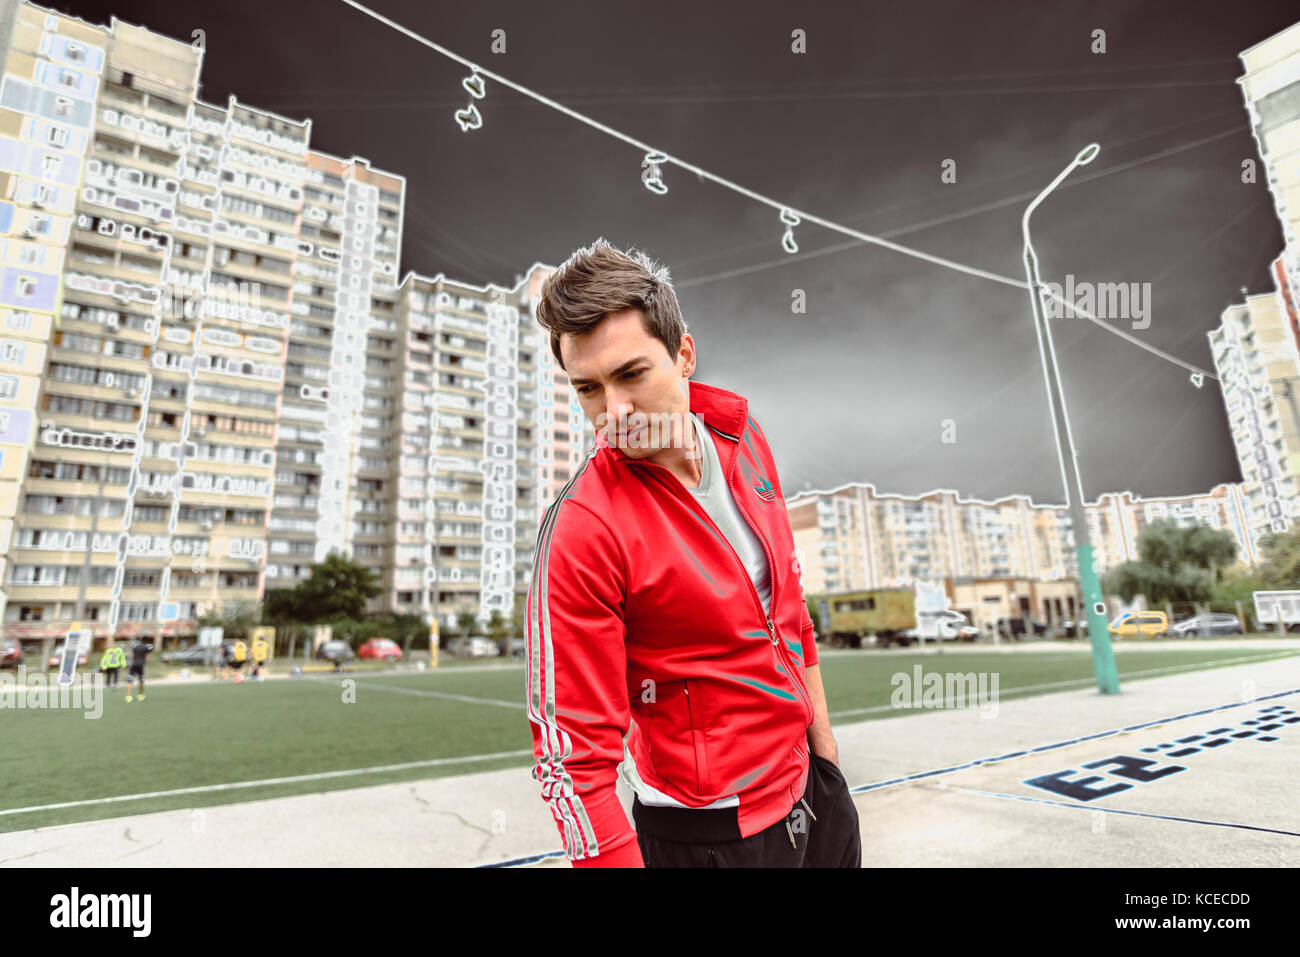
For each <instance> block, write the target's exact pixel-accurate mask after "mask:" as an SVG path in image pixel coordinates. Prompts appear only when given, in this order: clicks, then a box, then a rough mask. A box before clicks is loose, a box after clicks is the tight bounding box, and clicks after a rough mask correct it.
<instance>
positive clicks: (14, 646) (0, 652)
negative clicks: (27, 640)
mask: <svg viewBox="0 0 1300 957" xmlns="http://www.w3.org/2000/svg"><path fill="white" fill-rule="evenodd" d="M22 663H23V644H22V642H21V641H19V640H18V639H17V638H6V639H5V640H4V645H3V647H0V668H17V667H18V666H19V665H21V664H22Z"/></svg>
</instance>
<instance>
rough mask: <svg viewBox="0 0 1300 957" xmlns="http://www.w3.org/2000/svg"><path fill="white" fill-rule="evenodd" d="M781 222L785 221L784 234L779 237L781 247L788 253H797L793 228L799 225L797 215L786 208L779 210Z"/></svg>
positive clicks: (797, 248)
mask: <svg viewBox="0 0 1300 957" xmlns="http://www.w3.org/2000/svg"><path fill="white" fill-rule="evenodd" d="M781 222H783V223H785V235H784V236H782V237H781V248H782V249H784V250H785V251H786V252H788V253H791V254H793V253H797V252H798V251H799V247H798V246H796V245H795V242H794V228H795V227H796V226H798V225H799V217H798V216H796V215H795V214H794V213H792V212H790V210H788V209H783V210H781Z"/></svg>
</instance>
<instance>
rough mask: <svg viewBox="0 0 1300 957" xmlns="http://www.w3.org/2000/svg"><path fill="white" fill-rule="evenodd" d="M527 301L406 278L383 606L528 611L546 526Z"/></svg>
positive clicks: (451, 612) (430, 612) (449, 618)
mask: <svg viewBox="0 0 1300 957" xmlns="http://www.w3.org/2000/svg"><path fill="white" fill-rule="evenodd" d="M527 299H528V287H527V285H526V284H521V285H519V286H517V287H516V288H515V289H514V290H509V289H505V288H502V287H498V286H492V285H488V286H472V285H468V284H465V283H459V282H456V281H454V280H451V279H448V278H447V277H445V276H442V275H438V276H436V277H432V278H430V277H426V276H421V275H418V274H415V273H408V274H407V275H406V276H405V277H404V278H403V280H402V283H401V286H400V288H399V290H398V306H397V316H398V332H399V340H398V341H399V345H400V347H401V348H400V350H399V351H400V353H401V356H400V359H399V362H398V365H397V367H396V369H395V374H396V376H397V388H396V390H395V391H394V393H393V395H394V397H395V401H396V402H397V403H398V408H396V409H395V410H394V415H395V423H396V424H395V428H396V432H395V444H396V446H397V455H396V457H395V462H396V468H395V470H394V472H393V473H392V477H391V478H390V479H389V481H390V485H391V490H390V497H389V502H390V505H391V508H392V509H393V513H394V522H393V524H392V525H391V527H390V529H389V537H388V539H387V542H388V547H389V548H390V549H391V552H392V558H391V561H390V562H389V564H388V566H387V571H386V576H385V580H384V589H385V597H384V599H383V603H384V606H385V607H387V608H391V609H392V610H395V611H398V612H405V613H412V614H420V615H423V616H424V617H425V618H426V619H429V620H432V618H434V617H436V618H437V619H438V621H439V623H440V625H441V626H442V627H443V628H446V627H450V626H452V625H454V624H455V623H456V619H457V616H458V615H459V614H460V613H462V612H469V613H471V614H473V615H475V616H476V617H477V618H478V619H479V620H480V621H487V620H489V619H490V618H491V616H492V614H493V613H499V614H500V615H501V617H502V618H503V619H507V620H508V619H509V618H510V616H511V615H512V614H515V613H516V612H518V610H519V609H520V608H521V607H522V605H523V601H524V598H525V597H526V595H527V590H528V570H529V569H530V568H531V564H532V547H533V543H534V538H535V535H536V529H537V523H538V520H539V518H540V516H539V514H538V491H537V488H538V486H537V472H536V468H535V465H534V463H535V460H536V457H537V442H538V433H537V431H536V422H537V408H538V395H537V381H538V355H537V352H538V336H537V331H536V330H535V327H533V326H532V325H531V324H530V323H529V322H528V321H526V317H527V316H528V314H529V313H528V309H529V307H528V303H527Z"/></svg>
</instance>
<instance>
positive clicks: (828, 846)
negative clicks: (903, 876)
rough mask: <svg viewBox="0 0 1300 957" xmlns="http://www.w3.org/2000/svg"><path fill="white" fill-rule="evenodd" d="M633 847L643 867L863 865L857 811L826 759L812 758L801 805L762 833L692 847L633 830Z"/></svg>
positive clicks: (842, 776) (840, 776)
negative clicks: (638, 845) (635, 840)
mask: <svg viewBox="0 0 1300 957" xmlns="http://www.w3.org/2000/svg"><path fill="white" fill-rule="evenodd" d="M804 802H807V805H808V807H807V808H805V807H804ZM809 809H811V813H810V811H809ZM687 813H689V812H687ZM637 842H638V843H639V844H640V846H641V856H642V857H643V858H644V859H645V866H646V867H861V866H862V835H861V832H860V830H859V824H858V810H857V807H856V806H855V805H854V803H853V795H851V794H850V793H849V786H848V782H847V781H845V780H844V775H842V774H841V773H840V770H839V768H837V767H836V766H835V765H834V764H833V763H832V762H831V761H830V760H828V759H827V758H823V757H821V756H819V755H816V754H814V755H813V756H812V763H811V764H810V765H809V766H808V787H807V790H806V791H805V792H804V796H803V801H801V802H799V803H797V804H795V806H794V807H793V808H792V809H791V811H790V813H789V815H787V816H786V817H785V818H783V819H781V820H780V821H777V822H776V823H775V824H773V825H772V826H771V827H769V828H767V830H765V831H761V832H759V833H758V834H751V835H750V836H749V837H746V838H741V839H739V840H734V841H719V842H712V843H695V844H687V843H679V842H677V841H672V840H668V839H666V838H664V837H660V836H652V835H650V834H647V833H644V832H643V831H638V832H637Z"/></svg>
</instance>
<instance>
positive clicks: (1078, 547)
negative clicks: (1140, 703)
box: [1021, 143, 1119, 694]
mask: <svg viewBox="0 0 1300 957" xmlns="http://www.w3.org/2000/svg"><path fill="white" fill-rule="evenodd" d="M1100 151H1101V147H1100V146H1098V145H1097V144H1096V143H1091V144H1089V145H1088V146H1086V147H1084V148H1083V149H1082V150H1081V151H1080V152H1079V155H1078V156H1076V157H1075V158H1074V161H1073V162H1071V163H1070V165H1069V166H1067V167H1066V168H1065V169H1063V170H1062V171H1061V173H1060V175H1058V176H1057V177H1056V179H1054V180H1052V181H1051V183H1049V184H1048V185H1047V188H1046V189H1044V190H1043V191H1042V192H1041V193H1039V194H1038V195H1037V196H1036V197H1035V198H1034V201H1033V202H1032V203H1030V204H1029V206H1028V208H1026V209H1025V215H1024V217H1023V218H1022V219H1021V230H1022V231H1023V233H1024V237H1025V273H1026V275H1027V277H1028V279H1029V298H1030V301H1031V302H1032V304H1033V309H1034V328H1035V329H1036V330H1037V332H1038V352H1039V356H1040V358H1041V359H1042V362H1043V375H1044V377H1045V378H1046V379H1047V397H1048V401H1049V403H1050V405H1051V409H1052V429H1053V431H1054V432H1055V433H1056V443H1057V449H1058V452H1059V454H1060V459H1061V478H1062V479H1063V480H1064V483H1065V494H1066V499H1067V501H1068V503H1069V507H1070V521H1071V524H1072V525H1073V528H1074V552H1075V557H1076V559H1077V561H1078V565H1079V585H1080V587H1081V588H1082V590H1083V604H1084V608H1083V611H1084V612H1085V613H1086V614H1087V616H1088V619H1087V620H1088V635H1089V637H1090V638H1091V640H1092V664H1093V670H1094V671H1095V672H1096V675H1097V690H1098V691H1100V692H1101V693H1102V694H1118V693H1119V676H1118V674H1117V673H1116V671H1115V655H1114V651H1113V649H1112V648H1111V644H1110V630H1109V627H1108V623H1107V621H1106V606H1105V604H1104V603H1103V602H1102V596H1101V584H1100V582H1099V581H1098V580H1097V571H1096V569H1095V568H1094V567H1093V564H1092V561H1093V559H1092V541H1091V536H1090V535H1089V534H1088V521H1087V518H1086V516H1085V515H1084V511H1083V483H1082V482H1081V481H1080V478H1079V462H1078V456H1077V454H1076V453H1075V451H1074V440H1073V438H1072V437H1071V435H1070V423H1069V419H1068V418H1067V417H1066V414H1065V397H1064V395H1063V393H1062V391H1061V375H1060V370H1059V369H1058V368H1057V366H1056V352H1055V350H1054V348H1053V346H1052V330H1051V328H1050V327H1049V326H1048V323H1047V318H1046V312H1047V310H1046V306H1045V303H1044V301H1043V284H1042V282H1041V281H1040V280H1039V278H1038V258H1037V256H1036V255H1035V254H1034V245H1033V242H1032V241H1031V240H1030V238H1029V217H1030V216H1031V215H1032V214H1033V212H1034V210H1035V209H1037V208H1038V205H1039V204H1040V203H1041V202H1042V201H1043V200H1044V199H1046V198H1047V195H1048V193H1050V192H1051V191H1052V190H1054V189H1056V187H1057V186H1059V185H1060V183H1061V181H1062V180H1064V179H1065V177H1067V176H1069V175H1070V173H1071V172H1073V171H1074V169H1075V167H1078V166H1084V165H1086V164H1088V163H1091V162H1092V161H1093V160H1094V159H1095V158H1096V157H1097V154H1098V153H1099V152H1100Z"/></svg>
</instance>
